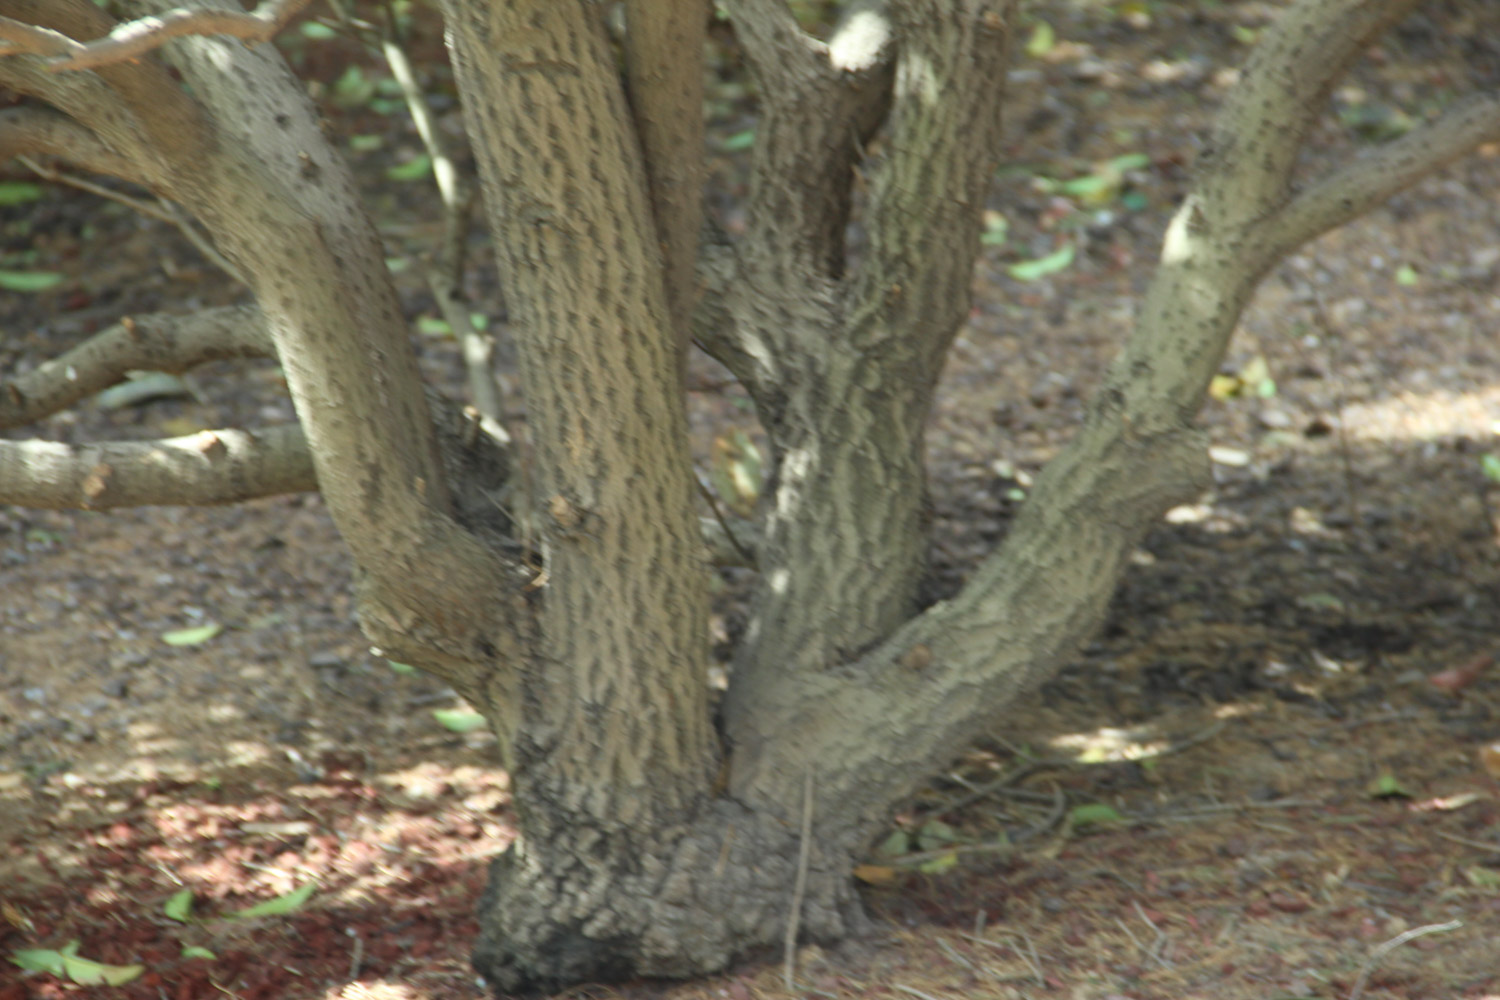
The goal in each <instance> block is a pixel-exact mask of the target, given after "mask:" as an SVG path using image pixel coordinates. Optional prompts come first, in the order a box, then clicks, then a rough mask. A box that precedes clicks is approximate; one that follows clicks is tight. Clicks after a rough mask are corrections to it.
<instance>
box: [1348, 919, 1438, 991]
mask: <svg viewBox="0 0 1500 1000" xmlns="http://www.w3.org/2000/svg"><path fill="white" fill-rule="evenodd" d="M1463 925H1464V922H1463V921H1462V920H1450V921H1448V922H1447V923H1446V924H1426V925H1425V926H1422V927H1413V928H1412V929H1411V930H1409V931H1404V932H1402V933H1400V934H1397V935H1396V936H1395V937H1393V938H1391V939H1390V940H1389V941H1387V942H1386V943H1385V944H1383V945H1381V946H1380V947H1378V948H1376V949H1375V950H1374V951H1372V952H1370V957H1369V958H1367V959H1365V965H1364V968H1362V969H1360V970H1359V978H1358V979H1356V980H1355V981H1354V988H1353V989H1352V990H1350V991H1349V1000H1359V998H1360V995H1361V994H1362V993H1364V991H1365V983H1366V982H1367V981H1368V980H1369V978H1370V973H1372V972H1374V971H1375V966H1376V964H1377V963H1379V961H1380V960H1381V959H1382V958H1384V957H1385V956H1386V955H1387V954H1389V953H1390V952H1391V951H1394V950H1395V949H1397V948H1399V947H1401V946H1402V945H1403V944H1405V943H1406V942H1408V941H1410V940H1412V939H1413V938H1419V937H1422V936H1423V935H1425V934H1438V933H1441V932H1444V931H1452V930H1457V929H1458V928H1460V927H1462V926H1463Z"/></svg>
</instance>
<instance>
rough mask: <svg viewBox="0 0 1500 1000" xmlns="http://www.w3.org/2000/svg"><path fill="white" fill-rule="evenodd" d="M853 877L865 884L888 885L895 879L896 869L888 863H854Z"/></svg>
mask: <svg viewBox="0 0 1500 1000" xmlns="http://www.w3.org/2000/svg"><path fill="white" fill-rule="evenodd" d="M854 877H855V878H857V879H859V880H860V881H861V882H864V883H865V884H866V885H889V884H890V883H892V882H894V881H896V869H894V868H892V867H891V866H890V865H855V866H854Z"/></svg>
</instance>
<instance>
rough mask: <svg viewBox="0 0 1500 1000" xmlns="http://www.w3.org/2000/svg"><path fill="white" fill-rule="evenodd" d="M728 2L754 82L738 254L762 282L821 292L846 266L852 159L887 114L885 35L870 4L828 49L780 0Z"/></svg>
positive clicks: (784, 289)
mask: <svg viewBox="0 0 1500 1000" xmlns="http://www.w3.org/2000/svg"><path fill="white" fill-rule="evenodd" d="M725 7H726V9H727V10H728V11H729V14H730V17H731V18H732V19H733V21H734V25H735V33H736V35H737V36H738V37H739V38H740V40H741V42H742V43H743V44H744V46H745V51H746V53H747V54H748V55H749V56H750V62H751V67H752V68H753V70H754V72H755V76H756V78H757V80H758V82H759V85H760V99H761V108H760V112H761V114H760V120H759V122H758V123H757V125H756V134H755V147H754V152H753V158H752V165H751V175H750V196H749V204H748V208H747V217H748V226H747V231H746V233H745V236H744V238H743V239H742V240H741V241H740V242H741V246H742V247H743V248H744V259H745V261H746V263H747V265H749V266H750V267H751V269H752V272H753V280H754V281H755V282H756V283H757V286H758V287H760V288H763V289H767V290H775V291H776V293H777V294H784V295H786V296H796V297H802V296H805V295H807V294H809V293H812V294H824V293H826V285H827V283H828V282H829V281H830V280H831V279H837V278H838V277H840V276H841V275H842V274H843V271H844V265H845V261H844V232H845V228H846V226H847V224H848V220H849V209H850V199H851V192H852V187H853V181H854V174H853V170H854V165H855V163H856V162H857V161H858V158H859V156H860V154H861V151H862V149H863V144H864V141H865V140H866V139H867V138H868V137H869V135H870V134H871V132H872V131H873V130H874V128H875V127H876V125H877V124H878V123H879V121H880V118H881V117H882V116H883V114H884V110H885V98H886V96H887V94H888V86H889V83H890V73H889V69H890V66H891V51H892V46H891V45H890V44H889V42H890V33H889V31H888V30H881V28H882V26H886V22H885V21H884V19H883V17H882V16H881V13H880V8H879V6H878V5H874V4H866V5H861V6H860V8H859V9H860V20H859V21H858V22H853V21H849V22H846V23H847V24H849V25H851V26H850V27H848V28H847V29H844V30H841V31H840V32H838V33H836V35H835V41H836V42H839V44H838V45H837V47H833V48H831V47H830V46H829V45H827V44H824V43H823V42H820V41H818V40H817V39H815V38H813V37H812V36H810V35H808V34H807V33H806V32H804V31H803V30H802V29H801V27H800V26H799V25H798V24H797V21H796V18H794V17H793V16H792V14H791V12H790V10H788V8H787V6H786V4H785V3H784V2H783V0H733V2H727V3H726V4H725ZM860 39H862V40H863V41H862V42H861V41H859V40H860Z"/></svg>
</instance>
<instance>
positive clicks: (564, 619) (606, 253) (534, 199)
mask: <svg viewBox="0 0 1500 1000" xmlns="http://www.w3.org/2000/svg"><path fill="white" fill-rule="evenodd" d="M447 13H448V31H449V41H450V45H451V46H452V49H453V54H454V61H455V64H456V66H457V70H458V75H459V80H460V82H461V83H462V85H463V88H464V91H465V93H466V94H467V95H468V98H469V102H470V103H469V106H468V115H467V121H468V124H469V129H470V135H471V139H472V141H473V145H474V149H475V153H476V155H477V157H478V159H479V162H480V167H481V170H480V177H481V181H482V183H483V187H484V192H485V199H486V203H487V207H488V210H489V217H490V225H491V231H492V232H493V233H494V234H495V236H496V240H497V245H498V247H499V249H500V257H501V269H502V273H503V276H504V279H505V284H506V292H507V298H508V302H509V306H510V311H511V317H512V327H513V334H514V336H515V340H516V345H517V349H518V353H519V355H520V360H521V368H522V374H523V377H524V379H525V383H526V386H527V406H528V422H527V426H528V432H529V435H530V444H531V449H532V456H533V467H534V470H535V471H534V473H533V476H532V482H531V502H532V505H533V508H534V509H535V510H537V511H538V512H539V514H540V517H539V524H540V536H541V537H540V539H539V543H540V547H541V555H542V560H543V564H542V569H541V576H540V577H539V578H538V580H537V585H538V591H539V595H540V598H541V610H540V614H539V623H540V630H539V635H538V638H537V644H536V648H534V649H533V650H532V653H531V656H532V659H531V663H532V666H531V668H530V669H527V670H525V671H523V677H522V680H521V685H520V688H519V690H517V691H514V692H511V693H510V696H515V695H519V696H520V698H521V702H520V705H519V707H518V710H517V711H518V718H517V722H516V728H515V730H514V733H513V736H512V758H511V765H512V771H513V773H512V785H513V788H514V794H515V801H516V808H517V810H518V812H519V813H520V817H521V830H522V832H521V840H520V842H519V843H518V844H517V845H516V847H514V848H513V849H512V850H511V852H510V853H509V854H508V855H507V856H506V857H505V858H503V859H501V861H500V862H499V863H497V865H496V867H495V869H494V872H493V874H492V885H491V890H490V893H489V895H488V897H487V902H486V905H485V908H484V915H485V921H486V932H485V938H484V942H485V943H484V945H483V946H482V947H481V948H480V950H479V952H478V955H477V958H476V961H477V962H478V965H479V968H480V969H481V971H482V972H484V973H485V974H486V975H487V976H489V977H490V978H491V979H492V980H494V981H495V982H497V983H501V984H506V985H509V984H516V983H527V982H535V983H548V982H563V981H565V980H567V979H568V978H570V977H572V976H575V975H577V974H580V973H589V972H594V973H598V974H603V973H605V972H621V971H624V970H626V969H629V968H631V967H640V968H643V969H644V968H646V967H648V966H652V965H653V964H654V963H657V962H660V961H663V960H665V959H664V956H666V955H667V954H668V953H669V952H670V951H671V950H672V948H671V945H670V943H669V942H667V941H664V940H660V939H658V937H657V936H656V935H658V934H659V933H660V932H659V929H654V928H653V922H654V921H653V920H651V919H647V914H648V912H649V911H650V910H651V908H652V906H653V905H655V904H653V903H652V897H653V895H654V892H648V889H649V887H651V886H653V885H654V884H655V883H657V882H659V880H660V879H661V878H662V877H663V876H664V875H665V874H666V873H667V869H666V868H664V867H663V865H664V864H665V863H666V859H668V858H670V857H671V852H672V851H674V850H675V848H676V844H677V842H678V840H679V838H681V837H682V836H684V835H685V831H687V830H688V829H690V827H691V825H692V823H693V821H694V817H695V816H696V815H698V813H699V812H700V810H702V809H703V808H704V807H705V805H706V804H707V802H708V801H709V796H710V787H711V784H712V782H713V780H714V776H715V774H716V772H717V768H718V752H717V737H716V736H715V734H714V732H713V729H712V726H711V722H710V717H709V710H708V688H707V673H706V667H707V661H708V649H707V628H706V620H707V604H706V595H707V588H706V587H705V586H704V583H705V581H704V573H705V566H704V564H703V558H702V546H701V543H700V541H699V540H698V529H697V518H696V513H695V511H694V509H693V497H694V490H693V473H692V469H691V467H690V465H689V462H688V449H687V433H686V420H685V416H684V413H683V411H682V404H681V389H680V381H679V377H678V370H679V369H678V343H677V338H676V335H675V332H674V328H673V324H672V321H671V318H670V314H669V311H668V308H667V301H666V295H665V286H664V282H663V277H662V271H661V268H660V267H659V266H657V264H658V262H659V260H660V256H659V254H658V252H657V233H656V228H655V225H654V223H653V220H652V216H651V210H650V202H649V195H648V190H647V183H646V173H645V170H644V168H643V166H642V163H641V157H640V152H639V145H638V143H637V142H636V140H635V137H634V135H633V134H632V133H631V132H630V131H629V128H628V123H629V121H630V117H629V114H628V113H627V110H626V108H625V104H624V96H623V93H622V91H621V88H620V86H619V81H618V79H617V77H616V75H615V71H614V67H613V60H612V58H611V55H610V53H609V50H608V48H607V46H606V42H605V38H604V34H603V31H602V27H601V25H600V24H599V22H598V19H597V13H596V11H595V10H594V9H593V8H592V6H591V5H586V4H584V3H582V2H579V0H538V2H535V3H511V4H474V3H459V2H451V3H449V4H448V7H447ZM541 914H545V917H544V918H542V919H536V918H537V917H538V916H539V915H541ZM521 915H526V918H522V916H521ZM689 922H690V923H691V920H690V921H689ZM689 967H690V964H681V963H680V962H679V964H678V965H677V966H676V968H678V969H680V970H685V969H687V968H689Z"/></svg>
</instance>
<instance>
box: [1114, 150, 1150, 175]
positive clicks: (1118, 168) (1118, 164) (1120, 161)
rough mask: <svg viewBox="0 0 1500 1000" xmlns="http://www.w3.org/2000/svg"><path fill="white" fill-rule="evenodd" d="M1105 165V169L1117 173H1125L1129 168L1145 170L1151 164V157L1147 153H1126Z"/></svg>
mask: <svg viewBox="0 0 1500 1000" xmlns="http://www.w3.org/2000/svg"><path fill="white" fill-rule="evenodd" d="M1104 166H1105V169H1107V170H1112V171H1114V172H1115V173H1117V174H1123V173H1125V172H1126V171H1128V170H1144V169H1146V168H1147V167H1149V166H1151V157H1150V156H1147V155H1146V154H1145V153H1125V154H1124V155H1122V156H1116V157H1115V158H1114V159H1112V160H1110V161H1108V162H1107V163H1105V165H1104Z"/></svg>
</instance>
